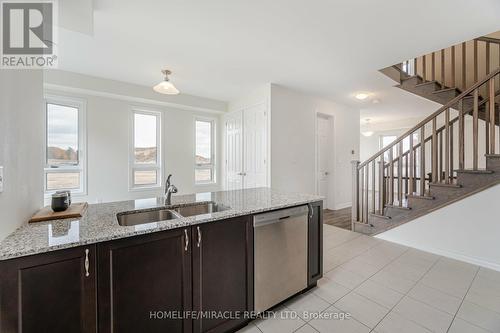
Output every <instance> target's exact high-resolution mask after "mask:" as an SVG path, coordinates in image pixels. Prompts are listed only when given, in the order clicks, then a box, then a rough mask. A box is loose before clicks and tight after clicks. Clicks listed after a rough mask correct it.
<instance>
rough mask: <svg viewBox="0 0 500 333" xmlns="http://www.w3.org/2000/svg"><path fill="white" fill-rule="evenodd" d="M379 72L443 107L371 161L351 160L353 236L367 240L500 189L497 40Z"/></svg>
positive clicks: (476, 42) (499, 46) (499, 47)
mask: <svg viewBox="0 0 500 333" xmlns="http://www.w3.org/2000/svg"><path fill="white" fill-rule="evenodd" d="M483 43H484V45H482V44H483ZM468 46H469V47H471V48H472V52H471V50H469V51H468V49H467V48H468ZM481 48H484V49H485V50H486V52H484V53H481V52H479V51H478V50H480V49H481ZM494 48H497V50H498V59H497V60H495V61H492V56H491V54H492V53H493V54H494V52H492V50H493V49H494ZM457 50H458V51H459V52H460V53H461V57H457V56H456V54H457V53H458V52H457ZM470 54H472V56H473V58H472V59H467V55H470ZM481 54H482V56H483V57H481V56H480V55H481ZM438 60H439V63H438V64H436V62H437V61H438ZM429 62H430V64H429ZM459 68H460V71H458V70H457V69H459ZM481 68H482V69H485V70H486V71H485V72H484V73H483V72H481V71H480V69H481ZM493 68H495V69H494V70H492V69H493ZM382 72H384V73H385V74H386V75H389V76H390V77H392V78H394V79H396V80H398V82H399V85H398V87H399V88H401V89H404V90H406V91H409V92H412V93H414V94H417V95H419V96H422V97H424V98H428V99H430V100H433V101H435V102H438V103H440V104H443V106H442V107H440V108H439V109H438V110H437V111H436V112H434V113H433V114H431V115H430V116H428V117H427V118H425V119H424V120H423V121H421V122H420V123H419V124H417V125H416V126H415V127H413V128H412V129H410V130H409V131H407V132H406V133H405V134H403V135H402V136H400V137H399V138H398V139H397V140H395V141H394V142H393V143H392V144H390V145H389V146H387V147H385V148H383V149H382V150H380V151H379V152H377V153H376V154H375V155H373V156H372V157H371V158H369V159H368V160H366V161H364V162H362V163H360V162H358V161H355V162H353V206H352V230H354V231H358V232H362V233H365V234H370V235H373V234H377V233H380V232H383V231H386V230H388V229H391V228H394V227H396V226H398V225H401V224H403V223H406V222H408V221H411V220H413V219H415V218H417V217H420V216H422V215H425V214H428V213H429V212H432V211H434V210H436V209H439V208H441V207H443V206H445V205H448V204H450V203H453V202H455V201H458V200H461V199H463V198H465V197H467V196H469V195H472V194H474V193H477V192H479V191H482V190H484V189H486V188H488V187H491V186H494V185H496V184H499V183H500V133H499V127H500V126H499V124H500V113H499V110H500V98H499V95H500V41H499V40H496V39H495V40H492V39H491V38H486V39H476V40H474V41H471V42H468V43H467V44H466V43H462V44H461V45H458V46H452V47H451V48H449V49H445V50H441V51H440V52H435V53H433V54H431V55H424V56H422V57H419V58H416V59H412V60H410V61H406V62H404V63H402V64H398V65H394V66H391V67H390V68H386V69H384V70H382ZM457 72H458V73H457ZM395 73H396V74H395ZM469 76H470V77H469Z"/></svg>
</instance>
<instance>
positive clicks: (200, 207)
mask: <svg viewBox="0 0 500 333" xmlns="http://www.w3.org/2000/svg"><path fill="white" fill-rule="evenodd" d="M228 209H229V207H227V206H224V205H220V204H217V203H215V202H209V203H202V204H193V205H188V206H182V207H177V208H174V210H175V211H176V212H177V213H179V214H180V215H182V216H184V217H189V216H194V215H202V214H209V213H216V212H222V211H225V210H228Z"/></svg>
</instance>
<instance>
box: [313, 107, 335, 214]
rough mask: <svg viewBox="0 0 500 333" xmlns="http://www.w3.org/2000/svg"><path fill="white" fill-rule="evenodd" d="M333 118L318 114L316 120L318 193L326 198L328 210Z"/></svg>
mask: <svg viewBox="0 0 500 333" xmlns="http://www.w3.org/2000/svg"><path fill="white" fill-rule="evenodd" d="M332 134H333V130H332V118H331V117H328V116H325V115H321V114H318V115H317V119H316V148H317V149H316V151H317V156H316V159H317V160H316V165H317V170H316V175H317V192H318V194H319V195H321V196H324V197H325V198H326V199H325V200H324V203H323V204H324V207H325V208H328V203H329V202H330V201H329V199H330V198H329V196H330V195H331V193H329V188H330V178H331V164H332V163H331V149H332V148H333V142H332V137H333V136H332Z"/></svg>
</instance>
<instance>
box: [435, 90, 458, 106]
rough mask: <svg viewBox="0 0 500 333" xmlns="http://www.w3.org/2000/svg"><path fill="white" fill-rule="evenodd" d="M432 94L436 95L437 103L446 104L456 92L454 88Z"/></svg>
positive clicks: (456, 94) (455, 95)
mask: <svg viewBox="0 0 500 333" xmlns="http://www.w3.org/2000/svg"><path fill="white" fill-rule="evenodd" d="M434 95H435V96H436V98H437V100H438V101H439V103H441V104H447V103H448V102H449V101H451V100H452V99H454V98H455V97H457V96H458V93H457V92H456V91H455V90H450V91H446V92H440V93H436V94H434Z"/></svg>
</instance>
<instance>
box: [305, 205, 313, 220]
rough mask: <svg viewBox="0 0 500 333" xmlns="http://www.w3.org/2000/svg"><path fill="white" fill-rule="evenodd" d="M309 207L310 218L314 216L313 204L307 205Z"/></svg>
mask: <svg viewBox="0 0 500 333" xmlns="http://www.w3.org/2000/svg"><path fill="white" fill-rule="evenodd" d="M307 206H308V207H309V218H310V219H312V217H313V216H314V209H313V207H312V205H311V204H309V205H307Z"/></svg>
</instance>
